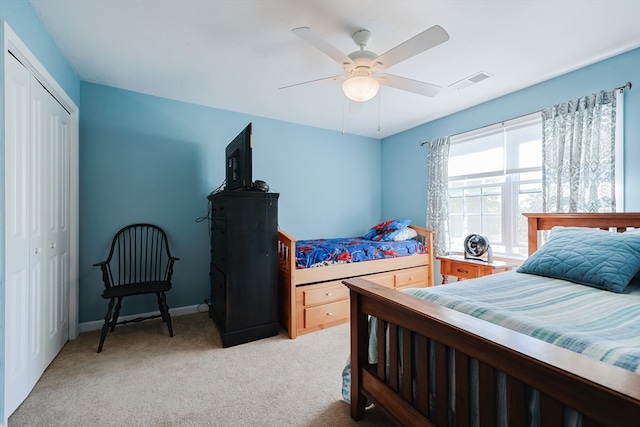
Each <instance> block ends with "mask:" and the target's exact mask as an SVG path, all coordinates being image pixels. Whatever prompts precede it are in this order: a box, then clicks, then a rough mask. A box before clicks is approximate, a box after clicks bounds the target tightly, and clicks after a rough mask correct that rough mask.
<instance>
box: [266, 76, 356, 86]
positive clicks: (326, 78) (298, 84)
mask: <svg viewBox="0 0 640 427" xmlns="http://www.w3.org/2000/svg"><path fill="white" fill-rule="evenodd" d="M347 77H348V76H342V75H337V76H331V77H323V78H321V79H315V80H308V81H306V82H301V83H294V84H292V85H287V86H282V87H279V88H278V89H287V88H290V87H294V86H300V85H306V84H308V83H315V82H321V81H323V80H335V81H340V80H345V79H346V78H347Z"/></svg>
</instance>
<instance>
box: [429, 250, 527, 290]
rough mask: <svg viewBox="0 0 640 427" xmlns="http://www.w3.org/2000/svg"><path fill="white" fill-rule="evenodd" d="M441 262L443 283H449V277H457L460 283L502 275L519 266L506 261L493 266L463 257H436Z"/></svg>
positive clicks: (497, 262)
mask: <svg viewBox="0 0 640 427" xmlns="http://www.w3.org/2000/svg"><path fill="white" fill-rule="evenodd" d="M436 258H437V259H439V260H440V274H442V283H443V284H445V283H449V276H455V277H457V278H458V281H460V280H462V279H474V278H476V277H480V276H486V275H488V274H496V273H502V272H503V271H508V270H512V269H513V268H515V267H517V266H518V264H513V263H509V262H504V261H493V262H492V263H491V264H489V263H488V262H484V261H476V260H472V259H465V258H464V256H462V255H450V256H439V257H436Z"/></svg>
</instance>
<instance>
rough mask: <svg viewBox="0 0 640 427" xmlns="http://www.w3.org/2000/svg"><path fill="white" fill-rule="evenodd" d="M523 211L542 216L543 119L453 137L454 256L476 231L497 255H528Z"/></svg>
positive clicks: (451, 224)
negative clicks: (468, 236) (482, 235)
mask: <svg viewBox="0 0 640 427" xmlns="http://www.w3.org/2000/svg"><path fill="white" fill-rule="evenodd" d="M523 212H542V121H541V117H540V113H535V114H531V115H528V116H525V117H520V118H517V119H514V120H510V121H507V122H503V123H500V124H497V125H493V126H489V127H485V128H482V129H479V130H475V131H470V132H466V133H464V134H460V135H457V136H454V137H452V138H451V146H450V150H449V230H450V247H451V251H452V252H462V251H463V247H462V244H463V242H464V238H465V237H466V236H467V235H469V234H471V233H480V234H484V235H485V236H487V237H488V238H489V242H491V247H492V248H493V252H494V254H496V255H504V256H522V257H524V256H527V221H526V218H525V217H524V216H522V213H523Z"/></svg>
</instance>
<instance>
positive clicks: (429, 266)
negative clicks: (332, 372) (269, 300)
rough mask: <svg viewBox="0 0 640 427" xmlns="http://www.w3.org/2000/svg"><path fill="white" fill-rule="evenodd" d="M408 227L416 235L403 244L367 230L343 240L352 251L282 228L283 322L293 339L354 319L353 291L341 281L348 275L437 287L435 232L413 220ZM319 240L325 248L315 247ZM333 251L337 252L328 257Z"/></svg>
mask: <svg viewBox="0 0 640 427" xmlns="http://www.w3.org/2000/svg"><path fill="white" fill-rule="evenodd" d="M383 224H385V223H381V224H378V225H377V226H374V227H373V228H372V230H370V232H371V231H376V227H378V226H381V225H383ZM386 226H388V227H390V226H391V224H386ZM403 229H407V231H411V233H412V236H413V237H412V238H409V239H407V240H406V241H402V240H401V241H398V242H393V241H378V240H376V239H378V238H379V237H380V235H377V236H375V235H374V234H375V233H371V234H369V233H367V234H365V236H363V238H350V239H346V241H345V242H342V243H339V245H343V249H344V248H347V247H348V248H349V252H350V253H346V252H347V251H342V250H335V249H332V248H327V247H326V246H327V245H326V244H329V243H334V242H330V241H329V239H322V241H320V240H316V241H298V240H297V239H296V238H294V237H293V236H292V235H291V234H289V233H287V232H286V231H284V230H278V288H279V289H278V297H279V301H278V310H279V321H280V323H281V324H282V325H283V326H284V327H286V328H287V331H288V333H289V337H290V338H296V337H297V336H298V335H301V334H306V333H309V332H314V331H317V330H320V329H323V328H328V327H331V326H335V325H338V324H340V323H345V322H348V321H349V290H348V289H347V288H346V287H345V286H344V285H343V284H342V280H344V279H348V278H353V277H364V278H366V279H368V280H370V281H371V282H373V283H377V284H380V285H382V286H385V287H388V288H390V289H403V288H407V287H424V286H432V285H433V255H432V252H431V248H432V246H433V236H432V231H431V230H428V229H425V228H423V227H419V226H415V225H413V224H410V225H408V226H406V225H405V226H404V227H403ZM378 231H379V230H378ZM410 242H411V243H413V245H419V247H417V246H413V245H409V243H410ZM318 244H320V245H321V246H320V249H317V248H316V246H313V247H312V245H318ZM296 247H297V248H298V253H296ZM354 248H355V251H354V250H352V249H354ZM330 252H333V253H332V254H331V255H327V256H326V257H323V254H329V253H330ZM365 253H369V256H366V255H365ZM365 258H367V259H369V258H372V259H370V260H364V259H365ZM352 261H361V262H352Z"/></svg>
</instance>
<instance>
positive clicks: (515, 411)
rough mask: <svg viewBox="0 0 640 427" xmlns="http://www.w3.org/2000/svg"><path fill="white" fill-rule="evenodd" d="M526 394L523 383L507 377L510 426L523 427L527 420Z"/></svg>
mask: <svg viewBox="0 0 640 427" xmlns="http://www.w3.org/2000/svg"><path fill="white" fill-rule="evenodd" d="M526 405H527V401H526V392H525V385H524V383H523V382H522V381H519V380H517V379H516V378H514V377H512V376H511V375H507V419H508V420H509V425H510V426H523V425H525V421H526V419H527V414H526Z"/></svg>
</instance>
